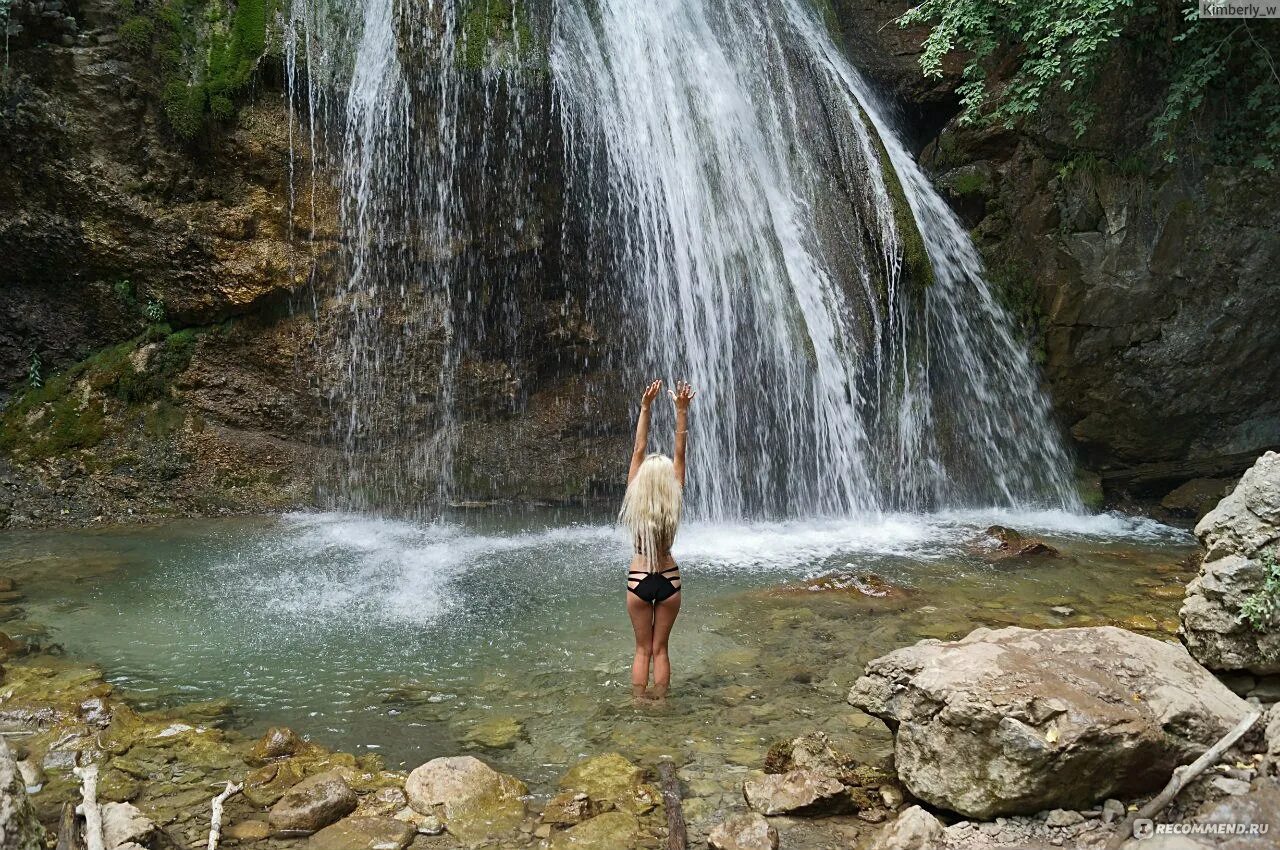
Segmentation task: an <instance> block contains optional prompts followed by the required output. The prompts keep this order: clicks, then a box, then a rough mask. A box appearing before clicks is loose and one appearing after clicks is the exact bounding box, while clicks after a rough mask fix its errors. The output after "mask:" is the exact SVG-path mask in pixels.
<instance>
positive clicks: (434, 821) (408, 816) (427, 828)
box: [395, 806, 444, 835]
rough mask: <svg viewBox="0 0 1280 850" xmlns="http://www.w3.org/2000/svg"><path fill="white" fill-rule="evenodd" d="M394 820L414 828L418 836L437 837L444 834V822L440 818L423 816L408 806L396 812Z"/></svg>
mask: <svg viewBox="0 0 1280 850" xmlns="http://www.w3.org/2000/svg"><path fill="white" fill-rule="evenodd" d="M395 818H396V820H398V821H404V822H405V823H407V824H409V825H410V826H412V827H414V829H415V830H416V831H417V832H418V834H419V835H439V834H441V833H442V832H444V821H442V820H440V818H438V817H436V816H435V815H424V814H422V813H421V812H418V811H414V810H413V809H411V808H409V807H408V806H406V807H405V808H403V809H401V810H400V811H398V812H396V814H395Z"/></svg>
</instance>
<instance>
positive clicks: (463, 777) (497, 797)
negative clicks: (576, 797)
mask: <svg viewBox="0 0 1280 850" xmlns="http://www.w3.org/2000/svg"><path fill="white" fill-rule="evenodd" d="M404 790H405V794H406V796H407V797H408V798H409V805H410V806H411V807H412V808H413V809H414V810H415V811H417V812H421V813H422V814H430V815H436V816H438V817H440V819H441V820H442V821H443V822H444V825H445V829H447V830H448V831H449V833H450V834H452V835H454V836H456V837H457V838H458V839H459V840H460V841H462V842H463V843H464V844H478V843H480V842H482V841H485V840H486V839H488V838H490V837H493V836H497V835H501V834H503V833H508V832H512V831H514V830H516V829H518V828H519V826H520V824H521V822H522V821H523V820H524V816H525V805H524V801H523V800H522V799H521V797H523V796H524V795H525V794H527V793H528V789H527V788H526V787H525V784H524V783H523V782H521V781H520V780H518V779H516V778H515V777H513V776H507V775H506V774H503V773H499V772H497V771H496V770H494V769H493V768H491V767H489V766H488V765H487V764H485V763H484V762H482V761H480V759H478V758H474V757H472V756H453V757H448V758H438V759H432V760H431V761H429V762H427V763H426V764H423V765H421V766H419V767H417V768H415V769H414V770H413V772H412V773H410V774H409V779H408V781H407V782H405V788H404Z"/></svg>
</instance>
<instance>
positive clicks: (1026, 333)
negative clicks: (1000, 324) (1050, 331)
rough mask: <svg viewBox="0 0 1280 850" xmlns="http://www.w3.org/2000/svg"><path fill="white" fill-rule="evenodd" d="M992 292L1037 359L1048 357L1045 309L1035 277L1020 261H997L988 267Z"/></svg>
mask: <svg viewBox="0 0 1280 850" xmlns="http://www.w3.org/2000/svg"><path fill="white" fill-rule="evenodd" d="M987 282H988V283H989V284H990V286H991V294H992V296H994V297H995V299H996V301H997V302H999V303H1000V306H1001V307H1003V308H1004V310H1005V312H1006V313H1008V314H1009V316H1010V317H1011V318H1012V319H1013V321H1014V325H1015V326H1016V327H1017V329H1018V331H1019V335H1020V336H1021V337H1022V339H1023V340H1024V341H1025V342H1026V344H1027V345H1028V347H1029V348H1030V349H1031V356H1032V359H1034V360H1035V361H1036V362H1037V363H1041V364H1043V363H1044V361H1045V350H1044V312H1043V311H1042V310H1041V309H1040V294H1039V292H1038V290H1037V288H1036V282H1035V277H1034V276H1033V275H1031V274H1030V273H1029V272H1028V271H1027V270H1026V269H1025V268H1023V267H1022V266H1021V265H1020V264H1018V263H1014V262H1010V261H1006V262H1000V263H993V264H992V265H991V266H990V267H989V268H988V270H987Z"/></svg>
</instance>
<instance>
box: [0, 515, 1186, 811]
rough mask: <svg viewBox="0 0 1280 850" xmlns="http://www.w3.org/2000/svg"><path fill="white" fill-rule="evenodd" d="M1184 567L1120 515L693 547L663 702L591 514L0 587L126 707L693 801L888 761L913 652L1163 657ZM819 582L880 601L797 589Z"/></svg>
mask: <svg viewBox="0 0 1280 850" xmlns="http://www.w3.org/2000/svg"><path fill="white" fill-rule="evenodd" d="M992 523H1000V524H1004V525H1008V526H1012V527H1014V528H1017V529H1018V530H1020V531H1021V532H1023V533H1024V534H1029V535H1034V536H1036V537H1038V538H1041V539H1044V540H1046V541H1048V542H1050V543H1052V544H1053V545H1054V546H1056V547H1058V548H1059V549H1060V550H1061V551H1062V556H1061V557H1059V558H1051V559H1043V560H1037V561H1033V562H1028V563H1009V564H1002V565H992V564H990V563H987V562H986V561H985V560H984V559H983V558H982V557H979V556H978V555H975V554H974V553H973V552H972V551H971V549H970V548H969V546H968V545H967V544H968V543H969V541H971V540H972V539H973V538H974V537H975V535H977V534H978V532H980V530H981V529H983V528H985V527H986V526H988V525H990V524H992ZM1191 543H1192V541H1191V538H1190V536H1189V535H1187V534H1186V533H1185V532H1181V531H1177V530H1174V529H1171V528H1168V527H1165V526H1161V525H1158V524H1155V523H1152V522H1149V521H1146V520H1137V519H1130V518H1125V517H1119V516H1113V515H1103V516H1095V517H1076V516H1070V515H1065V514H1059V513H1024V514H1010V513H995V512H986V513H981V512H977V513H963V514H944V515H932V516H906V515H903V516H877V517H868V518H864V519H861V520H841V521H813V522H792V523H773V524H767V523H760V524H750V525H741V526H723V525H721V526H709V525H699V524H696V523H693V524H689V525H688V526H687V527H686V528H684V529H683V530H682V532H681V536H680V538H679V540H678V541H677V543H676V546H675V550H674V554H675V556H676V557H677V559H678V560H679V561H680V563H681V566H682V568H683V572H684V577H685V582H686V584H685V591H684V607H683V610H682V613H681V615H680V619H679V621H678V622H677V624H676V628H675V632H674V634H673V637H672V641H671V652H672V658H673V667H674V670H675V675H674V679H673V692H672V694H671V695H670V697H669V698H668V699H667V700H666V701H665V702H662V703H659V704H650V703H637V702H635V701H633V699H632V697H631V694H630V688H629V685H628V667H629V664H630V658H631V650H632V638H631V631H630V626H629V624H628V621H627V618H626V615H625V612H624V608H623V604H624V597H623V592H624V591H623V574H624V570H625V568H626V564H627V561H628V558H629V554H630V553H629V547H628V545H627V541H626V539H625V538H624V536H623V535H621V534H620V533H618V532H617V530H616V529H615V528H613V527H612V526H610V525H609V524H608V523H607V522H601V521H600V518H599V517H593V516H590V515H587V514H565V513H557V514H550V513H529V514H518V515H517V514H511V513H503V512H473V513H466V514H462V515H459V516H456V517H452V518H450V519H449V520H448V521H443V522H439V523H435V524H416V523H410V522H402V521H396V520H387V519H374V518H368V517H361V516H353V515H342V514H291V515H286V516H283V517H277V518H263V519H256V520H243V519H240V520H226V521H198V522H197V521H191V522H174V523H171V524H167V525H164V526H159V527H146V528H141V527H139V528H126V529H104V530H85V531H57V532H39V533H25V532H24V533H9V534H6V535H4V536H0V569H2V570H3V571H4V573H5V574H8V575H12V576H14V577H15V578H17V579H18V580H19V582H20V583H21V590H22V591H23V592H24V593H25V594H26V599H25V600H23V601H22V602H21V603H20V604H21V605H22V607H23V608H24V609H25V611H26V614H25V620H23V621H17V622H15V623H10V624H5V625H3V626H0V628H10V629H13V630H20V629H22V628H27V629H31V628H35V626H33V625H32V624H39V625H40V626H42V627H43V628H44V629H46V630H47V636H46V637H45V638H44V639H45V640H46V641H51V642H56V643H58V644H61V645H62V646H63V647H64V648H65V650H66V652H67V653H68V655H70V656H72V657H77V658H84V659H87V660H91V661H93V662H95V663H98V664H100V665H101V666H102V667H103V669H104V670H105V671H106V674H107V677H108V678H109V680H110V681H112V682H113V683H115V684H116V685H117V686H119V687H120V688H121V689H123V690H124V691H125V692H127V693H129V694H130V695H132V697H133V698H134V699H135V700H137V701H139V702H140V703H142V704H143V705H170V704H175V703H181V702H184V701H196V700H205V699H212V698H223V697H226V698H230V699H231V700H232V701H233V702H234V705H235V710H236V715H235V717H236V722H237V723H239V724H240V725H242V726H243V727H244V728H245V729H246V731H248V732H250V733H253V732H256V731H258V730H259V729H262V728H265V727H266V726H268V725H273V724H281V723H283V724H287V725H290V726H292V727H294V728H295V729H297V730H298V731H299V732H301V733H303V734H306V735H308V736H310V737H311V738H313V739H314V740H317V741H319V742H321V743H324V744H326V745H328V746H333V747H338V748H342V749H347V750H351V751H354V752H361V751H365V750H369V751H374V752H379V753H381V754H383V755H384V757H385V758H386V760H387V763H388V765H390V766H398V765H403V766H408V767H412V766H414V765H416V764H418V763H420V762H422V761H424V760H426V759H428V758H432V757H434V756H438V755H443V754H456V753H459V752H464V751H470V752H475V753H476V754H478V755H481V756H482V757H484V758H486V759H487V760H489V761H490V762H492V763H495V764H497V765H500V766H502V767H503V768H504V769H506V770H509V771H511V772H514V773H516V774H518V775H520V776H521V777H523V778H525V779H527V780H529V781H531V782H532V783H534V784H535V786H536V785H537V784H538V783H542V782H549V781H551V780H553V779H554V778H555V777H556V776H558V775H559V774H560V773H561V772H562V771H563V768H564V765H565V764H567V763H569V762H571V761H573V760H574V759H576V758H577V757H579V756H580V755H583V754H587V753H598V752H601V751H605V750H619V751H622V752H623V753H625V754H627V755H628V756H630V757H632V758H636V759H646V760H647V759H654V758H657V757H658V756H660V755H674V756H677V757H678V758H679V760H680V762H681V763H682V764H686V765H689V768H688V770H690V771H692V774H691V775H694V776H696V775H697V771H698V770H699V769H703V768H705V771H706V774H707V775H708V776H711V775H713V774H716V775H722V774H723V773H724V771H725V770H726V769H727V770H730V771H732V770H735V769H746V768H747V767H758V766H759V764H760V762H761V760H762V758H763V754H764V751H765V749H766V748H767V746H768V744H769V743H770V742H772V741H774V740H777V739H783V738H789V737H793V736H795V735H798V734H801V733H803V732H807V731H810V730H813V729H825V730H827V731H828V732H829V733H830V734H832V736H833V737H834V738H836V739H837V740H838V741H839V742H841V743H842V744H843V745H844V746H846V747H848V748H850V749H853V750H854V751H855V752H859V753H862V754H864V755H866V756H868V757H869V756H873V755H875V754H877V753H882V752H884V751H885V750H886V747H887V745H888V741H889V738H888V734H887V731H886V730H885V729H884V727H883V726H882V725H880V724H879V723H878V722H877V721H874V720H873V719H871V718H868V717H866V716H865V715H862V714H860V713H859V712H857V711H855V710H854V709H853V708H851V707H850V706H848V705H847V704H845V702H844V695H845V693H846V692H847V690H848V688H849V686H850V685H851V684H852V683H853V681H854V680H855V679H856V678H857V676H858V674H859V672H860V670H861V668H862V666H863V665H864V664H865V663H866V661H868V660H869V659H870V658H872V657H875V656H876V655H878V654H881V653H883V652H886V651H888V650H890V649H893V648H895V647H897V646H902V645H905V644H909V643H913V642H915V641H916V640H919V639H920V638H922V637H937V638H948V637H958V636H962V635H964V634H966V633H967V632H968V631H969V630H971V629H972V628H974V627H976V626H979V625H995V626H999V625H1007V624H1012V623H1020V624H1025V625H1029V626H1037V627H1048V626H1060V625H1076V624H1096V623H1100V622H1108V621H1109V622H1125V621H1126V620H1127V621H1128V622H1129V624H1130V625H1131V627H1136V628H1146V629H1148V630H1149V631H1150V632H1151V633H1152V634H1153V635H1155V636H1164V637H1170V635H1169V633H1168V630H1169V629H1170V628H1171V627H1172V625H1173V623H1172V620H1173V618H1174V617H1175V616H1176V611H1177V608H1178V605H1179V604H1180V594H1179V593H1178V592H1177V586H1178V585H1179V584H1180V583H1181V582H1183V581H1185V580H1186V578H1187V568H1186V567H1185V565H1184V561H1185V559H1186V556H1187V555H1188V554H1189V553H1190V551H1191ZM828 573H840V574H848V575H853V576H863V577H865V576H866V575H868V574H875V575H877V576H879V577H881V578H882V579H883V580H884V581H885V582H887V583H888V584H890V585H892V586H893V587H894V588H896V590H895V591H894V592H892V593H890V594H889V595H888V596H884V597H875V596H866V595H864V594H863V593H862V592H860V591H859V590H857V588H856V587H855V588H851V589H847V590H835V591H826V592H815V591H810V590H806V589H805V581H806V580H807V579H811V578H813V577H816V576H820V575H824V574H828ZM863 586H864V587H866V586H868V585H867V584H866V582H863ZM1064 606H1065V607H1064ZM1054 608H1057V609H1058V611H1057V612H1055V611H1054V610H1053V609H1054ZM1065 608H1070V609H1071V611H1070V612H1069V613H1068V612H1066V611H1065ZM1162 630H1163V631H1162ZM700 766H701V768H700Z"/></svg>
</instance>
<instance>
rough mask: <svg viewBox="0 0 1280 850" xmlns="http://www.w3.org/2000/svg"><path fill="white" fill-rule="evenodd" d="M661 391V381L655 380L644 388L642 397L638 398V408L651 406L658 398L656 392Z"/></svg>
mask: <svg viewBox="0 0 1280 850" xmlns="http://www.w3.org/2000/svg"><path fill="white" fill-rule="evenodd" d="M661 389H662V380H661V379H659V380H656V381H654V382H653V383H652V384H650V385H649V386H647V387H645V388H644V395H642V396H640V406H641V407H643V408H647V407H648V406H649V405H651V404H653V400H654V399H655V398H657V397H658V391H659V390H661Z"/></svg>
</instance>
